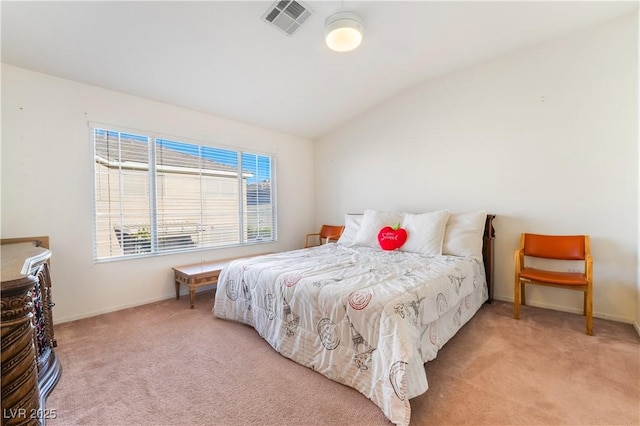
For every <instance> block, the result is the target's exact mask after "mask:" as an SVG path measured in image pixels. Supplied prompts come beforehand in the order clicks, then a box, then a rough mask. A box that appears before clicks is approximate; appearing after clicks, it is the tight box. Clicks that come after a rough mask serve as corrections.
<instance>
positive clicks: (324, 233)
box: [304, 225, 344, 248]
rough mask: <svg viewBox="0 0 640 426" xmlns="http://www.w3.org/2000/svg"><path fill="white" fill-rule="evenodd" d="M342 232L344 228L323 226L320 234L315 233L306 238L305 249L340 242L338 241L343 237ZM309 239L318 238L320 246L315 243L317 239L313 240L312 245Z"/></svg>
mask: <svg viewBox="0 0 640 426" xmlns="http://www.w3.org/2000/svg"><path fill="white" fill-rule="evenodd" d="M342 231H344V226H339V225H322V228H320V232H314V233H311V234H307V235H306V236H305V241H304V248H308V247H312V246H315V245H321V244H326V243H328V242H329V241H338V239H339V238H340V236H341V235H342ZM309 237H318V240H317V241H318V244H314V243H313V241H314V240H315V238H312V239H311V243H310V242H309Z"/></svg>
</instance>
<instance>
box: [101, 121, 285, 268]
mask: <svg viewBox="0 0 640 426" xmlns="http://www.w3.org/2000/svg"><path fill="white" fill-rule="evenodd" d="M93 148H94V169H95V235H94V241H95V242H94V257H95V259H96V260H102V259H108V258H114V257H122V256H140V255H149V254H157V253H163V252H172V251H177V250H193V249H199V248H207V247H228V246H235V245H241V244H253V243H257V242H264V241H275V238H276V232H275V223H276V214H275V212H276V206H275V196H274V195H275V194H274V191H273V188H274V187H273V182H274V180H273V178H274V170H273V168H274V163H275V160H274V158H272V157H270V156H267V155H260V154H254V153H248V152H240V151H234V150H229V149H222V148H214V147H209V146H200V145H194V144H189V143H185V142H181V141H176V140H171V139H168V138H162V137H159V136H152V135H149V134H148V135H143V134H136V133H134V132H124V131H118V130H113V129H104V128H97V127H94V128H93Z"/></svg>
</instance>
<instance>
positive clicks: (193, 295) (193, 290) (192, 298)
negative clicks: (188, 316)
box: [189, 286, 196, 309]
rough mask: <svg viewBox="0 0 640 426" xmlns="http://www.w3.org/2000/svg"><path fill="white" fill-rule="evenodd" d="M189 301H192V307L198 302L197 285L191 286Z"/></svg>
mask: <svg viewBox="0 0 640 426" xmlns="http://www.w3.org/2000/svg"><path fill="white" fill-rule="evenodd" d="M189 301H190V302H191V309H193V307H194V305H195V304H196V288H195V286H189Z"/></svg>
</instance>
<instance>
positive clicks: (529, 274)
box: [513, 234, 593, 336]
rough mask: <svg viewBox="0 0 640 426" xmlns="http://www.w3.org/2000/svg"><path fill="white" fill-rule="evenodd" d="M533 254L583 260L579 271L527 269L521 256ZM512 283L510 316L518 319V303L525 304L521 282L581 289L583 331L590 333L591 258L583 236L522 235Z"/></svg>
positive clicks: (550, 257)
mask: <svg viewBox="0 0 640 426" xmlns="http://www.w3.org/2000/svg"><path fill="white" fill-rule="evenodd" d="M527 257H536V258H544V259H557V260H562V261H569V260H570V261H576V260H582V261H584V270H583V272H559V271H551V270H544V269H537V268H531V267H528V266H526V265H525V258H527ZM515 264H516V268H515V286H514V301H513V317H514V318H515V319H520V304H523V305H526V301H525V291H524V289H525V284H536V285H543V286H549V287H560V288H566V289H571V290H577V291H582V292H584V307H583V314H584V316H585V317H586V318H587V334H588V335H589V336H592V335H593V259H592V257H591V245H590V242H589V236H587V235H570V236H563V235H537V234H522V235H521V236H520V248H519V249H518V250H516V252H515Z"/></svg>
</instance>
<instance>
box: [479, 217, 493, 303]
mask: <svg viewBox="0 0 640 426" xmlns="http://www.w3.org/2000/svg"><path fill="white" fill-rule="evenodd" d="M495 218H496V215H494V214H488V215H487V221H486V222H485V224H484V236H483V239H482V260H483V262H484V273H485V275H486V276H487V290H488V291H489V298H488V299H487V303H491V301H492V300H493V275H494V268H493V241H494V240H495V239H496V230H495V229H493V219H495Z"/></svg>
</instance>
